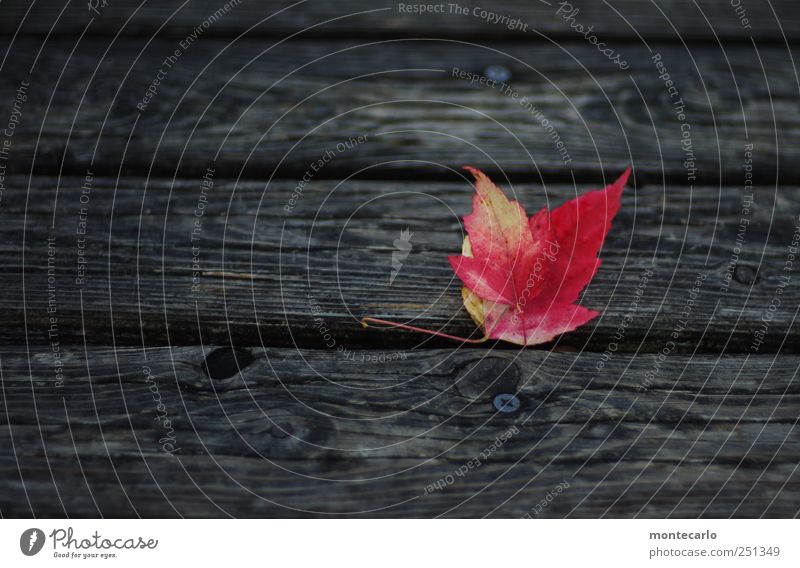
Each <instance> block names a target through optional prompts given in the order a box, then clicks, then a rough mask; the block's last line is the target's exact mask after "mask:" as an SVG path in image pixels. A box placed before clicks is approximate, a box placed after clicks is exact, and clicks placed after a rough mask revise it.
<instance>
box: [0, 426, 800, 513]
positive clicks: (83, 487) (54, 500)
mask: <svg viewBox="0 0 800 568" xmlns="http://www.w3.org/2000/svg"><path fill="white" fill-rule="evenodd" d="M0 435H2V434H0ZM1 463H2V464H1V465H0V475H2V477H3V479H4V480H8V481H7V482H6V483H5V485H4V490H3V491H2V492H0V512H2V514H3V516H7V517H18V518H27V517H32V516H34V514H35V516H36V517H55V518H61V517H64V516H67V515H68V516H69V517H71V518H80V517H98V516H101V515H102V516H104V517H136V516H140V517H144V518H154V517H155V518H163V517H179V516H180V517H188V518H198V517H199V518H207V517H228V516H232V517H256V518H263V517H331V516H333V517H381V518H383V517H406V518H407V517H413V518H431V517H436V516H442V517H467V518H475V517H487V516H488V517H500V518H507V517H525V518H528V517H530V518H563V517H572V518H601V517H606V518H617V517H621V518H633V517H642V518H665V517H667V518H669V517H671V518H695V517H704V518H729V517H732V518H759V517H768V518H792V517H796V516H797V513H798V509H799V508H800V503H798V500H797V493H796V491H795V490H794V486H795V485H796V484H797V482H798V473H797V468H796V467H795V466H792V465H791V464H773V465H770V466H768V467H756V468H753V467H748V466H743V467H734V466H730V465H718V464H712V465H708V466H704V465H702V464H695V463H687V464H683V465H682V466H681V470H680V472H679V473H676V472H674V471H673V470H671V469H666V468H664V465H663V464H661V463H647V462H633V461H631V462H622V463H620V464H617V465H616V466H611V465H609V464H591V465H589V466H587V467H586V468H584V469H583V470H582V471H581V472H579V473H578V474H577V475H575V476H574V477H572V476H571V473H572V472H567V471H564V470H562V469H560V468H556V467H550V468H545V469H537V468H535V467H532V466H529V465H528V464H525V463H522V464H519V465H516V466H514V465H512V464H506V463H485V464H484V465H482V466H481V467H479V468H477V469H474V470H473V471H471V472H469V473H467V474H465V475H464V476H463V477H458V476H457V474H456V473H455V472H456V471H458V469H459V467H460V466H461V464H458V463H453V462H447V461H445V460H431V461H429V462H427V463H425V464H423V465H420V464H418V463H414V462H411V461H408V460H405V461H404V460H356V459H351V460H347V461H342V462H336V463H333V464H331V463H330V462H318V461H315V460H303V461H295V462H289V463H284V464H281V467H276V466H274V465H272V464H270V463H269V462H267V461H266V460H261V459H253V458H230V457H226V456H220V457H218V458H216V457H215V458H213V459H212V458H211V457H208V456H191V457H186V458H180V459H179V460H176V459H174V458H170V457H167V456H148V457H147V458H146V459H144V458H142V459H122V458H116V459H114V461H113V466H112V462H109V461H107V460H102V459H98V458H95V457H88V458H83V459H81V460H80V461H78V460H75V459H69V458H62V457H54V458H51V459H50V462H49V463H50V468H48V466H47V465H45V464H44V462H43V461H42V460H32V459H30V458H22V459H20V460H19V462H17V461H16V460H13V459H12V460H8V459H7V458H3V459H2V462H1ZM332 467H335V468H336V471H337V472H339V473H341V474H342V475H343V476H346V477H347V478H348V479H349V480H348V481H346V482H330V481H324V480H323V481H320V480H318V479H316V478H315V475H316V474H317V473H318V472H319V471H320V470H322V471H330V469H331V468H332ZM448 476H451V477H452V479H453V480H454V481H453V483H452V484H450V485H446V483H447V481H441V480H448V481H449V479H450V478H449V477H448ZM84 478H85V479H86V481H84ZM54 479H55V481H54ZM21 480H22V481H21ZM599 480H602V481H599ZM436 483H439V484H440V485H442V487H443V488H442V489H441V490H438V491H433V492H431V491H429V494H425V490H426V488H427V487H429V486H433V484H436ZM566 484H569V486H568V487H566V489H563V490H562V491H559V487H565V486H566ZM548 497H549V500H548ZM541 502H544V503H543V504H540V503H541Z"/></svg>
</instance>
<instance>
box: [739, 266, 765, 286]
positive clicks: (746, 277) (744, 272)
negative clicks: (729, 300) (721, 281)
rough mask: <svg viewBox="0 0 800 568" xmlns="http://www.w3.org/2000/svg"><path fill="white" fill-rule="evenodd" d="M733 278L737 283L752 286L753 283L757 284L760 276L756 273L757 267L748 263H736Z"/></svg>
mask: <svg viewBox="0 0 800 568" xmlns="http://www.w3.org/2000/svg"><path fill="white" fill-rule="evenodd" d="M733 279H734V280H736V281H737V282H738V283H739V284H744V285H745V286H752V285H753V284H758V282H759V280H761V276H760V275H759V274H758V269H757V268H753V267H752V266H750V265H749V264H737V265H736V268H734V269H733Z"/></svg>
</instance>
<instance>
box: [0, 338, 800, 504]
mask: <svg viewBox="0 0 800 568" xmlns="http://www.w3.org/2000/svg"><path fill="white" fill-rule="evenodd" d="M220 349H222V350H223V351H224V350H225V348H216V347H212V346H203V347H199V346H193V347H182V348H155V349H147V350H141V349H135V348H130V349H116V350H114V349H109V348H92V347H90V348H87V349H81V348H65V349H64V350H63V351H62V352H61V360H62V363H63V366H62V372H63V385H58V384H56V382H55V378H54V375H53V373H52V353H51V352H50V347H49V346H33V345H32V346H30V347H29V348H27V349H24V350H20V349H16V350H11V349H8V348H3V349H2V351H0V356H2V360H1V363H2V373H3V383H2V384H3V390H2V397H3V404H2V405H0V409H2V413H1V414H0V416H2V419H3V422H5V423H7V424H8V428H3V429H2V430H0V436H2V438H3V441H4V444H6V443H8V444H11V445H12V446H13V447H14V448H15V453H14V456H15V459H16V460H17V462H14V461H12V460H10V459H9V457H8V456H7V457H5V458H4V461H3V462H2V464H0V468H2V469H3V470H5V472H6V473H7V474H8V475H7V477H8V478H10V479H11V486H9V487H8V488H9V489H12V490H13V491H5V492H3V493H2V494H0V499H1V500H0V511H1V512H2V513H3V515H4V516H8V515H15V516H16V515H22V516H27V515H29V514H30V507H33V508H34V510H36V511H37V512H38V513H39V514H45V515H63V514H69V515H70V516H85V515H98V514H104V515H113V516H118V515H137V514H138V515H142V516H178V515H182V516H225V515H237V516H264V515H279V516H302V515H310V514H313V515H330V514H336V515H353V514H363V515H371V516H409V515H411V516H433V515H444V516H484V515H488V516H523V515H526V514H528V515H531V516H534V517H535V516H543V517H550V516H553V517H561V516H576V517H596V516H610V517H617V516H643V517H650V516H656V517H659V516H677V517H685V516H707V517H729V516H733V517H737V516H768V517H770V516H794V515H797V513H798V503H797V501H796V499H795V495H794V487H796V483H797V469H798V466H797V461H796V459H795V457H794V456H796V455H797V452H798V447H797V446H798V444H800V438H798V431H797V420H798V418H797V417H798V411H799V410H800V406H799V405H800V398H798V397H800V390H798V387H797V381H796V373H797V369H798V363H799V362H800V361H798V359H797V358H796V357H791V356H782V357H775V356H770V355H761V356H753V357H746V356H722V357H720V356H713V355H697V356H693V357H687V356H684V355H677V354H676V355H672V356H670V357H668V358H667V359H666V360H665V361H664V362H663V366H662V371H663V372H662V374H660V375H659V377H657V378H656V379H655V380H653V381H651V382H650V384H649V385H648V386H647V388H646V389H644V390H642V389H641V388H640V387H641V386H642V380H643V377H644V374H645V373H646V372H647V371H648V370H649V369H650V368H651V367H652V365H653V363H654V361H655V360H656V358H657V356H655V355H651V354H640V355H638V356H632V355H628V354H617V355H615V356H614V357H612V358H611V359H610V360H609V361H608V362H607V363H606V364H605V366H604V367H603V369H602V371H601V372H597V371H596V369H597V365H598V362H599V361H600V360H601V357H602V356H601V355H600V354H597V353H589V352H584V353H580V354H576V353H549V352H541V351H525V352H522V353H519V354H509V353H506V354H503V353H498V352H496V351H488V350H457V351H453V350H449V349H448V350H423V351H411V352H408V353H407V354H406V358H405V359H402V360H399V361H395V362H392V363H391V364H388V363H382V362H372V361H370V360H369V359H368V360H366V361H363V362H362V360H361V357H362V356H364V357H380V355H381V352H378V351H372V350H370V351H356V352H353V357H352V359H348V358H346V357H343V356H342V355H341V354H340V353H337V352H336V350H292V349H265V350H261V349H253V350H240V351H239V354H238V360H239V361H241V362H242V364H241V365H240V366H241V370H240V371H237V366H233V367H230V368H229V370H228V372H227V373H226V372H224V369H221V368H220V367H219V366H218V365H217V366H214V367H212V370H211V371H209V370H207V368H206V365H207V364H210V363H206V361H210V360H212V359H213V357H214V356H216V355H218V354H219V350H220ZM384 355H387V356H391V353H384ZM373 361H374V360H373ZM209 373H211V374H212V375H214V376H217V377H220V378H211V377H210V376H209ZM228 373H233V374H232V375H231V376H228V377H227V378H222V376H223V375H226V374H228ZM506 392H507V393H516V395H517V396H518V397H519V398H520V400H521V401H522V404H521V407H520V410H519V411H517V412H515V413H500V412H497V411H496V410H495V408H494V407H493V406H492V400H493V397H494V396H495V395H496V394H498V393H506ZM158 402H160V403H161V404H162V405H163V409H161V410H159V409H158V408H157V406H156V405H157V403H158ZM158 416H165V417H167V418H168V419H169V421H170V426H169V427H170V428H172V431H171V432H170V434H169V435H170V436H171V438H172V439H173V440H174V444H175V447H178V448H179V450H177V451H175V452H174V453H173V454H171V455H167V453H166V452H165V451H163V449H162V444H163V442H162V440H163V439H164V436H165V435H166V434H165V429H164V422H163V421H162V420H159V419H157V417H158ZM498 437H500V439H501V441H500V442H497V440H498ZM468 464H472V467H470V466H469V465H468ZM17 467H19V475H18V476H15V475H13V474H12V473H13V472H14V470H15V468H17ZM48 467H49V469H48ZM464 468H466V469H464ZM459 471H460V472H461V474H458V473H457V472H459ZM448 476H450V477H448ZM440 479H441V480H442V481H440ZM451 479H452V480H451ZM564 482H566V484H568V485H569V487H567V488H565V489H563V491H557V490H556V489H555V487H556V486H557V485H559V484H564ZM548 492H551V493H554V494H555V497H554V498H553V499H552V501H551V503H550V504H549V505H547V506H546V507H543V508H541V509H539V508H537V507H536V505H537V503H539V501H541V500H542V499H546V496H547V494H548ZM11 495H13V497H14V498H13V499H11V498H10V496H11ZM25 495H27V499H26V498H24V496H25ZM28 500H29V501H30V504H29V501H28Z"/></svg>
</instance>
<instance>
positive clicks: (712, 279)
mask: <svg viewBox="0 0 800 568" xmlns="http://www.w3.org/2000/svg"><path fill="white" fill-rule="evenodd" d="M7 181H8V184H9V185H8V189H7V190H6V192H5V197H4V200H3V204H2V207H3V211H4V212H5V213H4V219H3V223H2V225H0V243H2V244H0V262H2V265H3V266H4V267H5V270H4V271H3V272H2V273H1V274H0V285H1V286H2V287H3V289H4V290H5V292H4V294H3V295H2V297H0V313H2V314H3V315H2V322H3V325H2V326H0V337H4V338H5V340H6V341H7V342H13V341H14V340H18V339H19V337H21V336H25V337H28V338H29V339H30V340H31V341H33V342H41V341H48V340H49V337H48V335H49V334H50V333H51V323H50V319H49V318H50V317H56V318H57V322H56V325H55V327H54V328H53V330H54V331H53V333H54V334H55V336H57V337H58V338H59V339H60V340H61V341H70V340H72V341H75V340H78V341H83V340H84V339H85V340H86V341H89V342H91V343H103V342H107V340H108V337H109V336H110V334H112V335H113V337H114V340H115V341H116V342H117V343H118V344H120V345H122V344H127V345H136V344H140V343H141V341H142V340H144V341H146V342H147V343H148V344H149V345H159V344H161V345H163V344H164V343H165V342H166V341H169V343H170V344H176V343H177V344H192V343H197V342H200V341H202V342H214V343H220V344H221V343H227V342H229V341H233V342H235V343H236V344H237V345H251V346H252V345H260V344H261V343H264V344H266V345H273V346H281V345H282V346H292V345H303V346H324V345H326V344H330V343H334V344H335V345H337V346H342V347H343V348H350V347H353V346H358V345H362V346H363V345H370V346H375V345H385V346H391V347H392V348H408V347H412V346H431V345H437V343H435V342H432V341H431V340H430V339H429V338H428V336H424V335H421V334H411V333H406V332H402V331H386V332H384V331H381V330H377V329H367V330H364V329H362V328H361V326H360V325H359V323H358V318H360V317H363V316H365V315H370V314H371V315H376V316H380V317H388V318H390V319H395V320H399V321H406V320H414V323H416V324H417V325H420V326H422V327H426V328H429V329H445V330H447V331H449V332H453V333H456V334H460V335H462V336H466V335H470V334H474V333H476V331H475V326H474V324H473V322H472V321H471V320H470V318H469V317H468V315H467V314H466V312H465V311H464V310H463V309H462V307H461V296H460V285H459V283H458V281H457V280H456V279H454V276H453V273H452V270H451V268H450V265H449V263H448V262H447V256H448V255H449V254H454V253H456V252H457V251H459V250H460V246H461V239H462V228H461V226H460V217H462V216H463V215H464V214H466V213H467V212H468V211H469V208H470V207H471V195H472V191H473V190H472V188H471V185H470V184H469V183H468V182H467V181H466V180H465V181H463V182H461V183H458V184H451V183H414V184H411V185H409V184H399V183H390V182H375V181H352V180H350V181H347V182H344V183H341V184H340V183H339V182H334V181H315V182H313V183H309V184H308V185H306V186H305V188H304V189H303V191H302V195H301V196H299V197H298V199H296V200H295V204H294V206H293V207H292V208H291V210H290V211H287V210H286V208H285V207H286V205H287V204H288V203H290V200H291V195H292V192H293V191H295V189H296V184H294V183H291V182H286V181H281V182H273V183H270V184H269V185H265V184H263V183H259V182H246V183H241V182H240V183H238V184H236V183H234V182H232V181H230V180H224V179H216V180H214V181H215V183H214V186H213V188H211V189H205V190H204V189H203V188H202V185H201V182H202V180H200V179H198V180H194V181H190V180H184V181H180V182H174V183H173V182H169V181H165V180H154V179H151V180H150V181H145V180H142V179H135V178H122V179H120V180H108V179H103V178H94V179H92V180H91V183H90V184H89V185H88V186H87V183H86V180H85V179H84V178H62V179H61V180H56V179H49V178H37V177H34V178H30V179H28V178H26V177H16V178H9V179H8V180H7ZM504 185H506V184H504ZM89 186H91V187H89ZM87 187H88V193H86V191H87V190H86V188H87ZM57 188H58V197H57V198H56V189H57ZM584 189H587V188H585V187H577V188H576V187H572V186H563V185H547V186H545V187H542V186H538V185H534V184H522V185H520V184H514V185H513V192H514V193H515V194H516V196H517V197H518V198H519V199H520V200H521V202H522V203H524V204H525V205H526V207H527V208H528V210H529V211H535V210H537V209H538V208H539V207H542V206H545V205H547V204H549V205H550V206H555V205H557V204H560V203H563V202H564V201H565V200H566V199H569V198H570V197H572V196H574V195H575V193H576V192H577V191H582V190H584ZM753 194H754V195H755V198H752V197H749V196H750V195H751V193H750V190H749V189H746V188H736V187H721V188H712V187H702V188H695V189H689V188H680V187H675V186H666V187H665V186H656V185H645V186H643V187H642V186H639V187H636V188H634V187H631V188H629V189H628V190H627V191H626V194H625V196H624V199H623V201H624V203H623V208H622V210H621V212H620V214H619V216H618V218H617V220H616V221H615V224H614V227H613V229H612V230H611V233H610V235H609V238H608V241H607V243H606V246H605V247H604V249H603V251H602V253H601V256H602V258H603V259H604V264H603V266H602V267H601V269H600V271H599V273H598V275H597V276H596V278H595V280H594V281H593V282H592V283H591V285H590V286H589V287H588V288H587V290H586V292H585V295H584V298H583V303H584V304H585V305H587V306H589V307H592V308H594V309H599V310H601V311H602V312H603V316H602V317H600V318H598V319H596V320H594V321H593V322H591V323H590V324H589V325H588V326H586V327H584V328H581V329H580V330H578V331H576V332H574V333H571V334H568V335H566V336H564V337H562V338H561V339H560V340H559V342H558V345H559V346H560V347H564V348H566V347H573V348H580V349H592V350H595V351H599V352H603V351H605V350H608V349H617V350H621V351H637V350H640V349H645V350H650V351H656V352H657V351H661V350H662V349H666V350H667V351H684V352H693V351H695V350H697V349H699V350H701V351H703V350H705V351H709V350H711V351H714V352H721V351H728V352H737V351H740V352H752V353H757V352H765V351H778V350H782V351H783V352H795V351H796V349H797V345H798V341H797V339H798V328H797V325H796V323H795V310H796V307H797V305H798V304H800V297H798V296H799V294H798V287H799V286H800V285H799V284H798V281H797V278H796V277H795V276H794V264H793V262H794V261H792V260H791V259H790V255H791V254H794V253H792V252H791V250H792V247H793V246H797V242H796V240H797V238H798V237H797V235H798V228H797V227H798V218H797V216H798V212H800V203H798V195H800V194H799V193H798V191H797V189H796V188H793V187H781V188H779V189H776V188H769V187H767V186H758V187H756V188H755V189H754V190H753ZM81 196H84V197H85V198H86V197H88V201H86V202H85V203H82V202H81V198H82V197H81ZM201 198H202V199H201ZM751 199H754V203H753V204H750V201H751ZM743 208H745V209H746V211H744V209H743ZM82 209H85V211H82ZM743 211H744V212H743ZM198 215H200V216H198ZM741 218H744V219H745V221H744V222H745V223H746V225H741V223H743V222H742V221H741ZM84 225H85V227H84ZM742 226H743V227H744V229H742ZM406 228H408V229H409V230H410V231H411V232H412V233H413V236H412V238H411V243H412V247H411V249H412V250H411V251H410V252H409V255H408V256H407V257H406V258H405V260H404V261H403V265H402V267H401V269H400V271H399V272H398V273H397V275H396V278H395V279H394V280H393V281H391V273H392V251H393V250H395V249H394V244H393V243H394V241H395V240H396V239H398V238H399V237H400V234H401V231H402V230H404V229H406ZM79 231H81V233H79ZM83 233H85V234H83ZM48 239H52V240H48ZM81 239H83V240H81ZM193 239H194V240H193ZM792 243H794V244H792ZM51 252H52V255H51ZM48 262H49V263H50V265H49V266H48ZM787 262H788V264H787ZM699 274H702V275H704V279H702V278H703V277H702V276H698V275H699ZM50 277H52V281H51V280H50ZM787 278H788V280H787ZM698 279H700V280H698ZM51 285H52V288H51ZM51 293H52V295H51ZM48 309H53V310H55V312H53V313H49V312H48ZM287 325H288V327H287ZM612 344H613V345H612ZM438 345H442V346H444V345H446V346H452V345H453V343H452V342H446V343H443V342H439V343H438Z"/></svg>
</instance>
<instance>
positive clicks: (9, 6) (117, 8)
mask: <svg viewBox="0 0 800 568" xmlns="http://www.w3.org/2000/svg"><path fill="white" fill-rule="evenodd" d="M98 4H100V3H99V2H98ZM182 4H184V2H181V1H178V0H161V1H159V2H153V1H150V2H146V3H142V2H139V1H136V0H116V1H114V2H109V3H108V5H107V6H105V7H102V8H99V9H98V11H97V12H96V13H95V12H90V11H89V10H88V9H87V7H86V2H82V3H81V2H71V3H69V4H68V3H67V2H66V1H65V0H39V1H37V2H36V3H35V4H34V5H33V6H31V4H30V3H28V2H24V1H22V0H10V1H9V0H4V2H3V5H2V10H3V15H4V17H3V18H2V20H0V31H2V32H3V33H14V32H19V33H23V34H32V33H34V34H44V33H48V32H50V31H51V29H52V31H53V33H58V34H72V35H78V34H80V33H83V32H84V31H86V32H87V33H88V34H103V35H106V34H107V35H111V34H116V33H121V34H123V35H146V36H150V35H153V34H159V35H169V36H173V37H185V36H186V35H188V34H190V33H191V32H192V30H193V29H194V28H195V27H196V26H198V25H200V24H201V23H202V22H203V21H204V20H205V19H206V18H208V17H209V16H211V15H212V14H214V13H215V12H217V10H219V9H220V8H222V7H223V6H224V5H225V2H224V1H222V0H193V1H192V2H190V3H188V4H185V5H183V6H181V5H182ZM234 4H235V3H234ZM420 4H434V5H435V4H437V3H436V2H417V1H416V0H411V1H408V2H390V1H383V2H367V1H365V0H340V1H338V2H325V1H322V0H309V1H307V2H286V1H274V0H267V1H264V0H244V1H243V2H241V3H240V4H238V5H237V6H235V8H233V9H232V10H230V11H229V12H228V13H227V14H226V15H225V16H224V17H221V18H219V19H218V20H217V21H215V22H214V23H213V25H212V26H210V27H209V28H208V29H207V30H206V31H205V33H207V34H208V35H213V36H235V35H238V34H240V33H243V32H246V31H249V32H250V33H251V34H254V35H260V36H282V35H288V34H292V33H301V34H302V37H331V36H334V35H344V34H351V35H352V34H358V35H361V36H366V35H380V36H382V37H387V36H390V37H391V36H407V35H419V36H422V35H424V36H435V37H458V38H463V37H469V38H471V39H475V38H504V37H509V36H510V37H514V38H519V37H520V36H522V37H526V36H524V35H523V32H522V31H521V30H522V29H524V28H518V29H512V30H509V29H508V27H507V26H505V25H503V24H501V23H492V22H491V21H487V20H486V19H485V17H484V18H482V17H481V16H480V12H481V11H482V10H485V11H490V12H493V13H496V14H498V15H501V16H508V17H509V19H512V18H519V19H520V20H522V21H523V22H524V23H527V24H528V28H527V29H528V35H530V36H531V37H532V38H538V37H540V35H539V34H544V35H546V36H548V37H562V36H563V37H567V38H568V37H570V34H571V33H575V32H573V31H572V30H571V29H570V28H569V24H568V22H566V21H565V20H564V19H563V17H562V15H561V14H557V11H558V10H559V9H561V8H562V7H561V6H560V4H561V3H560V2H541V1H538V0H536V1H525V0H495V1H493V2H491V6H489V7H487V6H486V4H483V5H482V4H480V3H460V4H461V6H463V7H465V8H468V14H467V15H456V14H451V13H450V12H449V8H448V7H446V6H445V8H443V12H442V13H433V14H430V13H428V14H424V15H419V14H415V13H407V12H410V11H411V10H410V9H408V8H406V6H413V5H420ZM444 4H445V5H446V4H447V3H444ZM569 4H571V5H572V6H573V7H574V8H577V9H578V10H580V12H579V13H578V15H577V16H576V20H577V21H578V22H580V23H584V25H585V26H589V25H592V26H594V30H595V33H597V34H599V35H601V37H603V36H606V37H610V38H615V39H638V38H639V37H643V38H646V39H649V40H653V39H669V40H677V39H679V38H680V39H683V40H685V41H691V40H698V39H699V40H707V41H710V40H715V39H717V38H719V39H721V40H749V38H750V37H754V38H756V39H759V40H762V41H763V40H776V41H784V37H785V38H787V39H792V38H796V37H797V36H798V31H799V30H800V21H799V19H798V15H797V12H796V10H794V9H793V8H794V7H795V5H794V3H792V2H791V1H790V0H771V1H770V2H766V0H749V1H748V2H747V3H746V4H744V5H743V6H742V8H741V9H739V10H738V11H737V9H736V7H733V6H731V3H730V1H729V0H698V1H697V2H681V1H680V0H659V1H658V2H652V3H651V2H640V1H638V0H616V1H615V2H611V3H607V2H592V1H589V0H572V1H571V2H570V3H569ZM399 5H402V8H401V7H400V6H399ZM475 8H479V11H478V12H477V15H476V14H473V11H474V10H475ZM481 8H482V10H480V9H481ZM284 9H285V10H284ZM281 10H284V11H281ZM563 11H564V12H569V10H568V9H567V6H566V5H564V7H563ZM562 14H563V12H562Z"/></svg>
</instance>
